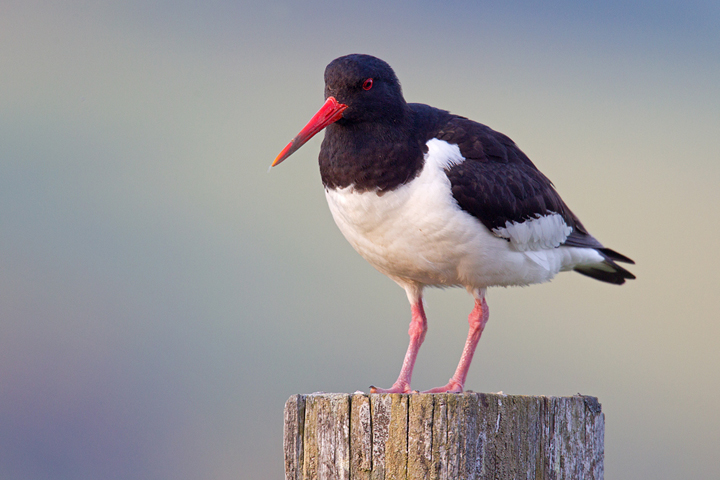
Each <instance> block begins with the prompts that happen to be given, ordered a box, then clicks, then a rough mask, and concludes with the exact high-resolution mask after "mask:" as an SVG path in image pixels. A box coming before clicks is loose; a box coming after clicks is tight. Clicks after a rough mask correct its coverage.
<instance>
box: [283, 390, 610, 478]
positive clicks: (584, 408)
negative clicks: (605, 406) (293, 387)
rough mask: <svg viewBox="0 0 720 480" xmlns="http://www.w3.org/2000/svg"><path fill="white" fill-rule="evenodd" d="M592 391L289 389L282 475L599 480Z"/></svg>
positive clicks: (597, 410)
mask: <svg viewBox="0 0 720 480" xmlns="http://www.w3.org/2000/svg"><path fill="white" fill-rule="evenodd" d="M604 435H605V417H604V415H603V413H602V409H601V407H600V403H598V400H597V399H596V398H594V397H587V396H582V395H576V396H574V397H528V396H516V395H502V394H485V393H472V392H467V393H463V394H445V393H443V394H419V393H416V394H370V395H368V394H362V393H357V394H345V393H314V394H311V395H293V396H292V397H290V398H289V399H288V401H287V403H286V404H285V432H284V450H285V478H286V480H350V479H352V480H355V479H362V480H384V479H388V480H389V479H398V480H400V479H410V480H415V479H448V480H457V479H461V480H464V479H498V480H508V479H558V480H559V479H573V480H577V479H585V480H589V479H594V480H597V479H602V478H603V457H604Z"/></svg>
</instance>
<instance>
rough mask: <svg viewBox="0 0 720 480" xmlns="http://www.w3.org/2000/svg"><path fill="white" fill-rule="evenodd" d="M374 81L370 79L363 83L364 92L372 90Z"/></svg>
mask: <svg viewBox="0 0 720 480" xmlns="http://www.w3.org/2000/svg"><path fill="white" fill-rule="evenodd" d="M372 84H373V79H372V78H368V79H367V80H365V81H364V82H363V90H370V89H371V88H372Z"/></svg>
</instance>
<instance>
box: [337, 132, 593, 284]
mask: <svg viewBox="0 0 720 480" xmlns="http://www.w3.org/2000/svg"><path fill="white" fill-rule="evenodd" d="M428 148H429V150H428V153H427V154H426V155H425V166H424V168H423V171H422V172H421V174H420V175H419V176H417V177H416V178H415V179H413V180H412V181H411V182H409V183H407V184H405V185H403V186H401V187H399V188H396V189H395V190H392V191H389V192H385V193H384V194H378V193H376V192H362V193H359V192H356V191H354V190H353V188H352V186H350V187H347V188H343V189H338V190H326V197H327V200H328V205H329V206H330V211H331V212H332V215H333V218H334V219H335V223H337V225H338V227H339V228H340V231H341V232H342V233H343V235H345V238H347V240H348V241H349V242H350V244H351V245H352V246H353V247H354V248H355V250H357V251H358V253H360V255H362V256H363V257H364V258H365V259H366V260H367V261H368V262H370V264H372V265H373V266H374V267H375V268H377V269H378V270H379V271H380V272H382V273H384V274H385V275H387V276H389V277H390V278H392V279H393V280H395V281H396V282H398V283H400V284H401V285H403V286H405V285H407V284H420V285H437V286H452V285H463V286H465V287H468V288H485V287H489V286H493V285H505V286H508V285H527V284H531V283H538V282H543V281H547V280H550V279H551V278H552V277H553V276H555V274H556V273H557V272H558V271H560V270H561V269H567V268H572V266H574V265H575V264H577V262H578V260H580V261H582V263H586V262H587V260H588V259H586V258H585V257H586V256H587V255H589V254H590V251H589V249H578V248H565V247H561V248H550V249H541V250H533V251H524V252H523V251H520V250H518V249H517V248H515V247H514V246H513V245H512V244H511V243H510V242H509V241H507V240H506V239H503V238H498V237H497V236H495V235H493V234H492V233H491V232H490V231H489V230H488V229H487V228H486V227H485V226H484V225H483V224H482V223H481V222H480V221H479V220H478V219H476V218H475V217H473V216H472V215H470V214H468V213H467V212H465V211H464V210H462V209H461V208H460V207H459V206H458V204H457V203H456V202H455V200H454V198H453V196H452V194H451V191H450V181H449V180H448V179H447V176H446V175H445V172H444V169H445V168H447V167H448V166H450V165H452V164H455V163H459V162H462V161H463V160H464V159H463V157H462V156H461V155H460V151H459V149H458V148H457V146H455V145H450V144H448V143H446V142H443V141H440V140H431V141H430V142H428ZM591 256H592V257H593V258H592V260H594V261H598V260H600V259H601V257H600V255H599V254H597V252H594V251H592V255H591ZM591 263H592V262H591Z"/></svg>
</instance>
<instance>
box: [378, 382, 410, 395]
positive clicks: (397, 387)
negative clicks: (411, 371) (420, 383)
mask: <svg viewBox="0 0 720 480" xmlns="http://www.w3.org/2000/svg"><path fill="white" fill-rule="evenodd" d="M370 393H414V392H413V391H412V390H410V385H408V384H406V383H400V384H398V383H395V384H394V385H393V386H392V387H390V388H377V387H376V386H374V385H371V386H370Z"/></svg>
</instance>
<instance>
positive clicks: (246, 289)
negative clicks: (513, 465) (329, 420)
mask: <svg viewBox="0 0 720 480" xmlns="http://www.w3.org/2000/svg"><path fill="white" fill-rule="evenodd" d="M442 3H443V2H420V3H412V2H391V3H386V2H380V1H365V2H355V3H353V4H352V5H349V4H344V3H338V2H335V1H332V2H331V1H328V2H310V1H304V2H267V1H257V2H242V1H240V2H230V1H210V2H190V1H180V2H177V1H176V2H170V1H149V2H148V1H126V2H119V1H116V2H113V1H103V2H90V1H67V2H37V1H32V0H30V1H28V0H22V1H19V0H18V1H15V0H2V1H1V2H0V478H2V479H18V480H20V479H22V480H35V479H38V480H39V479H79V478H83V479H173V480H185V479H188V480H189V479H198V478H202V479H251V478H252V479H255V478H258V479H259V478H281V476H282V465H283V460H282V453H281V440H282V408H283V404H284V402H285V400H286V399H287V398H288V397H289V396H290V395H292V394H294V393H309V392H314V391H320V390H322V391H343V392H352V391H355V390H358V389H360V390H367V387H368V386H369V385H370V384H377V385H381V386H387V385H390V384H391V383H392V382H393V381H394V379H395V377H396V375H397V373H398V371H399V368H400V363H401V361H402V357H403V354H404V352H405V348H406V345H407V324H408V322H409V318H410V314H409V307H408V305H407V300H406V298H405V294H404V292H403V291H402V290H401V289H400V288H398V287H397V286H396V285H395V284H394V283H392V282H391V281H390V280H388V279H386V278H385V277H383V276H382V275H381V274H379V273H377V272H376V271H375V270H373V269H372V267H370V266H369V265H367V264H366V263H365V262H364V261H363V260H362V259H361V258H360V257H359V256H358V255H357V254H356V253H355V252H354V251H353V250H352V249H351V247H350V246H349V245H348V244H347V243H346V242H345V240H344V239H343V238H342V236H341V234H340V233H339V231H338V230H337V229H336V227H335V225H334V223H333V221H332V218H331V216H330V213H329V212H328V209H327V206H326V205H325V199H324V194H323V190H322V186H321V184H320V179H319V174H318V169H317V163H316V158H317V152H318V149H319V144H320V140H319V138H320V136H319V137H318V139H314V140H312V141H311V142H310V143H309V144H308V145H306V146H305V147H304V148H302V149H301V150H300V151H299V152H297V153H296V154H295V155H293V157H291V158H290V159H289V160H288V161H286V162H285V163H284V164H282V165H281V166H280V167H278V168H276V169H273V171H272V172H271V173H269V174H268V166H269V165H270V162H271V161H272V159H273V158H274V157H275V155H276V154H277V153H278V152H279V151H280V149H282V147H283V146H284V145H285V144H286V143H287V141H288V140H289V139H290V138H291V137H292V136H294V135H295V134H296V133H297V132H298V131H299V129H300V128H301V127H302V126H303V125H304V124H305V122H306V121H307V120H308V119H309V118H310V116H311V115H312V114H313V113H314V112H315V111H316V110H317V108H319V106H320V105H321V103H322V95H323V94H322V91H323V81H322V74H323V69H324V67H325V65H326V64H327V63H328V62H329V61H330V60H332V59H333V58H335V57H337V56H340V55H343V54H347V53H352V52H363V53H370V54H374V55H377V56H379V57H381V58H383V59H385V60H387V61H388V62H389V63H390V64H391V65H392V66H393V67H394V68H395V70H396V72H397V74H398V76H399V77H400V80H401V82H403V87H404V92H405V96H406V98H407V99H408V100H409V101H416V102H424V103H428V104H431V105H434V106H437V107H442V108H446V109H449V110H451V111H453V112H455V113H459V114H462V115H465V116H468V117H470V118H473V119H475V120H478V121H481V122H483V123H486V124H489V125H490V126H492V127H494V128H495V129H497V130H500V131H502V132H504V133H506V134H508V135H510V136H511V137H512V138H513V139H514V140H515V141H516V142H517V143H518V144H519V145H520V147H521V148H522V149H523V150H524V151H525V152H526V153H527V154H528V155H529V156H530V157H531V158H532V159H533V160H534V161H535V163H536V164H537V165H538V166H539V167H540V168H541V169H542V170H543V171H544V172H545V173H546V174H547V175H548V176H549V177H550V178H551V179H553V181H554V182H555V184H556V186H557V188H558V190H559V191H560V192H561V194H562V195H563V197H564V198H565V200H566V201H567V202H568V203H569V205H570V206H571V208H572V209H573V210H574V211H575V212H576V213H577V214H578V215H579V216H580V218H581V219H582V220H583V222H584V223H585V225H586V226H587V227H589V229H590V230H591V231H592V232H593V233H594V234H595V235H596V236H597V237H598V238H600V239H601V240H602V241H603V242H604V243H605V244H606V245H608V246H610V247H612V248H615V249H617V250H618V251H620V252H622V253H624V254H626V255H628V256H630V257H631V258H633V259H635V260H636V261H637V265H636V266H635V267H634V268H633V271H634V272H635V273H636V274H637V276H638V280H636V281H634V282H630V283H629V284H626V285H625V286H623V287H620V288H618V287H614V286H610V285H605V284H601V283H599V282H595V281H592V280H590V279H587V278H585V277H582V276H580V275H577V274H562V275H560V276H559V277H558V278H557V279H556V280H555V281H554V282H553V283H551V284H546V285H540V286H533V287H530V288H522V289H520V288H515V289H495V290H491V291H490V292H489V303H490V308H491V316H490V323H489V324H488V327H487V329H486V331H485V335H484V336H483V339H482V340H481V343H480V346H479V350H478V354H477V355H476V358H475V361H474V364H473V367H472V368H471V371H470V377H469V380H468V384H467V388H469V389H472V390H475V391H498V390H503V391H504V392H505V393H511V394H543V395H573V394H575V393H578V392H581V393H584V394H590V395H595V396H597V397H599V399H600V401H601V402H602V404H603V409H604V412H605V415H606V422H607V430H606V445H605V448H606V471H607V478H613V479H614V478H617V479H648V478H653V479H677V478H698V479H699V478H707V479H712V478H720V456H719V455H718V452H719V451H720V414H719V413H718V412H719V410H718V401H720V348H719V346H718V345H719V344H720V322H718V318H719V317H720V316H719V315H718V307H720V300H719V297H720V295H719V294H718V287H719V286H720V253H719V251H720V249H719V248H718V244H719V243H720V213H718V207H719V206H720V162H719V161H718V152H719V151H720V7H718V3H717V2H715V1H704V0H690V1H688V0H678V1H660V2H657V1H645V2H632V3H628V2H620V1H613V2H584V3H582V2H570V1H565V2H562V1H545V2H537V3H535V2H497V3H498V4H490V3H487V2H444V5H441V4H442ZM426 300H427V310H428V315H429V319H430V331H429V334H428V337H427V341H426V344H425V345H424V347H423V349H422V350H421V352H420V357H419V361H418V364H417V368H416V375H415V377H414V386H415V387H417V388H420V389H423V388H429V387H433V386H437V385H439V384H441V383H443V382H445V381H446V380H447V378H449V376H450V375H451V374H452V371H453V369H454V368H455V365H456V362H457V360H458V358H459V354H460V350H461V348H462V345H463V342H464V340H465V335H466V326H467V323H466V316H467V314H468V313H469V311H470V309H471V308H472V301H471V299H470V298H469V296H468V295H467V294H466V293H465V292H464V291H461V290H446V291H430V292H428V295H427V299H426Z"/></svg>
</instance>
